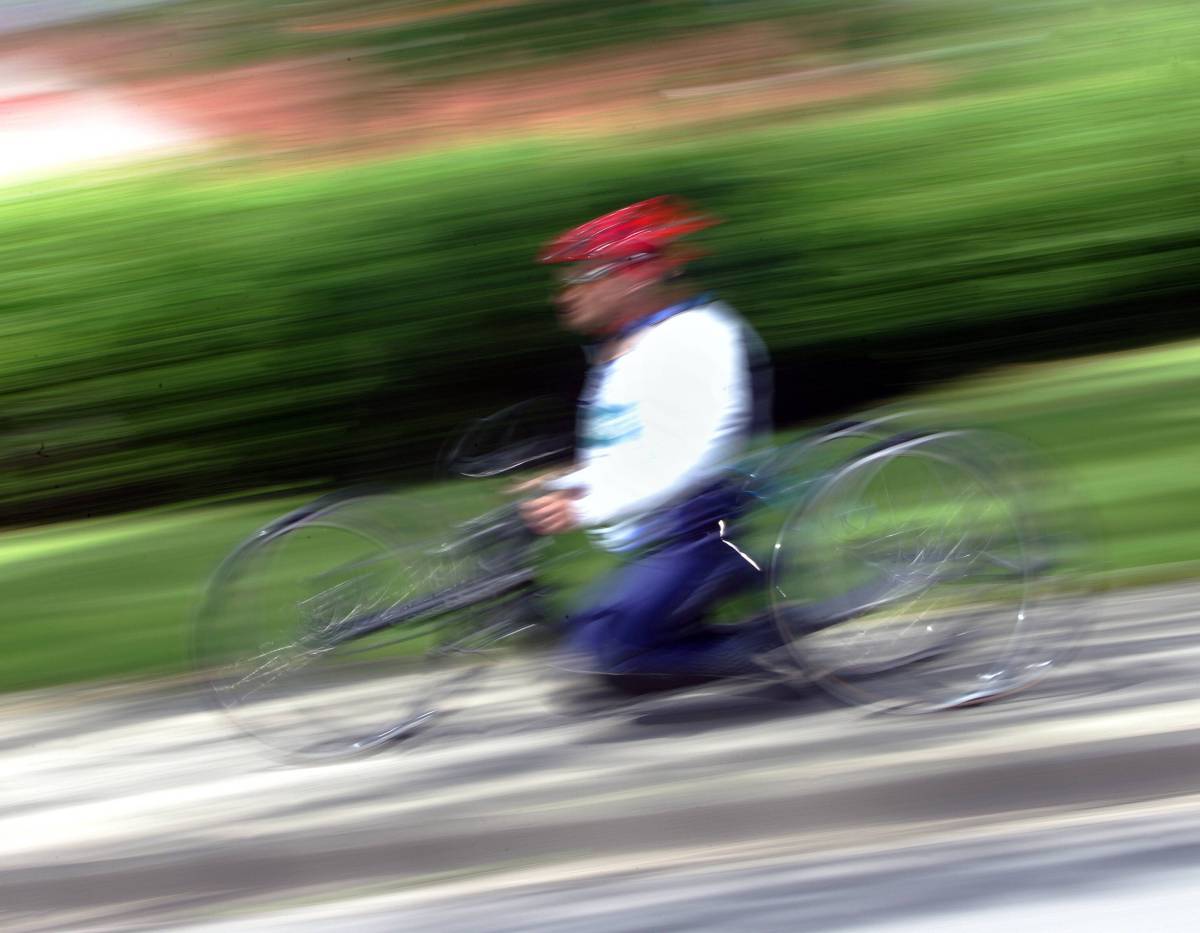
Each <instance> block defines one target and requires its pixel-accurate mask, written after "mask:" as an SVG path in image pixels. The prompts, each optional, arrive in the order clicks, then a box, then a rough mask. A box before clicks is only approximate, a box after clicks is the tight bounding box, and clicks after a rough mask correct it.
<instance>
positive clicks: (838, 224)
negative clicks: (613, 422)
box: [0, 0, 1200, 521]
mask: <svg viewBox="0 0 1200 933" xmlns="http://www.w3.org/2000/svg"><path fill="white" fill-rule="evenodd" d="M1122 16H1123V17H1126V18H1127V19H1124V20H1123V19H1121V18H1120V17H1122ZM1131 22H1136V23H1137V25H1138V31H1137V32H1136V33H1134V34H1133V35H1135V37H1136V38H1135V39H1131V40H1130V41H1127V42H1126V43H1125V44H1124V45H1121V46H1119V47H1118V46H1112V47H1109V46H1105V45H1104V44H1103V42H1104V41H1107V40H1108V39H1110V38H1112V37H1113V36H1120V35H1127V34H1130V32H1129V28H1128V27H1129V23H1131ZM1085 27H1087V28H1088V29H1090V30H1091V31H1090V32H1088V31H1086V30H1085ZM1073 29H1074V30H1075V32H1072V33H1070V34H1068V36H1067V38H1069V39H1070V44H1069V45H1068V44H1067V43H1065V42H1064V43H1061V44H1058V45H1054V46H1052V47H1051V46H1042V47H1038V49H1037V50H1035V51H1034V52H1031V53H1029V61H1028V63H1027V65H1028V67H1027V68H1026V70H1025V72H1024V73H1023V79H1022V82H1021V86H1020V87H1019V89H1013V90H1008V91H1005V90H998V89H996V88H990V89H989V88H985V89H979V88H978V87H976V88H974V89H970V88H969V86H967V85H964V87H963V89H962V90H961V91H959V92H955V91H954V89H953V88H952V89H951V91H950V92H949V93H947V94H944V95H942V96H941V97H940V98H939V99H937V100H927V101H923V102H920V103H906V104H900V105H893V106H889V107H886V108H883V109H880V110H877V111H874V112H872V113H871V114H869V115H867V116H863V115H858V116H828V117H824V118H817V119H807V120H796V121H789V122H786V123H776V124H774V125H771V126H768V127H759V128H754V129H744V130H743V131H741V132H740V133H734V132H732V131H730V132H725V133H723V134H721V135H717V136H715V137H713V138H710V139H697V138H695V137H684V136H681V137H680V138H678V139H670V138H659V139H656V140H653V141H650V140H645V139H642V140H621V141H614V142H613V143H612V144H605V145H598V146H587V145H584V144H578V145H566V144H549V143H544V144H542V143H536V142H531V143H526V144H520V145H510V146H493V147H484V148H479V149H473V150H470V151H462V152H453V153H440V154H435V155H427V156H422V157H420V158H408V159H404V160H400V161H395V162H391V163H387V164H378V165H370V166H358V167H350V168H339V169H329V170H322V171H311V172H306V173H293V174H290V175H285V176H282V177H270V178H259V179H254V180H240V181H235V182H229V181H222V180H213V179H212V178H206V177H204V176H203V175H201V174H199V173H194V172H181V173H172V174H160V175H154V176H150V177H147V178H143V179H138V180H124V181H120V182H117V183H111V182H110V183H108V184H105V185H103V186H100V185H98V186H96V187H93V188H87V189H75V190H71V191H54V190H46V191H44V192H42V193H35V194H30V195H28V196H24V197H12V198H10V199H9V200H8V201H7V202H6V203H5V204H4V210H3V213H2V216H0V335H2V337H3V339H2V341H0V395H2V397H3V406H2V409H0V429H2V430H3V435H4V437H5V438H6V441H7V442H8V443H7V453H6V454H5V455H4V457H3V464H2V466H3V469H0V520H4V521H14V520H27V519H29V518H31V517H46V516H48V515H50V514H55V513H57V514H62V513H72V514H83V513H86V512H89V511H93V510H98V509H102V508H104V509H107V508H111V507H114V506H118V507H119V506H121V505H122V504H123V503H127V502H134V501H136V502H145V501H148V500H153V499H175V498H184V497H192V496H197V495H206V494H210V493H213V492H217V491H221V490H227V489H231V488H239V487H250V486H254V485H259V484H268V483H279V482H292V481H314V482H341V481H345V480H348V479H352V478H360V477H363V476H368V475H378V474H381V473H395V472H397V471H399V470H402V469H408V468H413V467H415V466H418V465H420V464H424V463H427V462H428V461H429V459H430V457H431V455H432V453H433V451H435V450H436V448H437V445H438V444H439V443H440V442H441V440H442V438H443V437H444V436H445V434H446V433H447V431H449V430H451V428H452V427H453V426H454V425H456V424H459V423H461V421H462V419H463V418H465V417H467V416H468V415H470V414H473V413H477V412H481V411H484V410H487V409H490V408H494V407H498V406H499V405H500V404H502V403H504V402H507V401H510V400H514V399H516V398H519V397H522V396H524V395H528V394H532V393H534V392H536V391H538V390H539V388H541V387H547V386H549V387H553V388H554V389H555V390H556V391H570V390H571V388H572V387H573V381H572V380H573V378H574V377H575V374H576V373H577V371H578V368H579V358H578V356H577V354H576V352H575V351H574V350H573V349H572V343H571V341H570V340H569V339H568V338H567V337H566V336H564V335H562V334H559V333H558V332H557V331H556V330H555V329H554V327H553V324H552V317H551V311H550V308H549V305H548V302H547V300H546V293H547V289H548V277H547V276H546V275H545V273H544V270H542V269H540V268H538V267H537V266H535V265H534V264H533V263H532V262H531V257H532V256H533V255H534V253H535V252H536V249H537V246H538V244H539V243H540V242H541V241H542V240H543V239H544V238H546V237H547V236H549V235H551V234H553V233H555V232H556V231H558V230H559V229H561V228H562V227H564V226H565V225H568V224H571V223H574V222H577V221H579V220H581V219H583V218H586V217H587V216H589V215H591V214H593V213H594V212H597V211H601V210H605V209H609V208H611V207H613V206H615V205H618V204H621V203H624V202H627V201H630V200H632V199H635V198H639V197H643V196H648V195H651V194H655V193H658V192H661V191H667V190H670V191H677V192H680V193H682V194H685V195H689V196H691V197H692V198H694V199H696V200H697V201H699V202H701V203H702V204H704V205H705V206H706V207H708V208H709V209H711V210H713V211H715V212H716V213H718V214H720V215H722V216H723V217H724V218H725V219H726V221H727V222H726V223H725V224H724V225H722V226H720V227H718V228H715V229H714V230H713V231H711V233H710V234H709V235H708V236H707V245H708V246H710V247H711V248H712V255H711V256H710V257H709V258H708V259H707V260H706V261H705V262H704V263H703V264H702V269H701V270H700V271H701V273H702V275H703V277H704V278H705V279H706V280H707V281H708V282H710V283H711V284H712V285H714V286H715V287H717V288H718V289H719V290H720V291H721V292H722V293H723V294H725V295H727V296H728V297H730V298H732V299H733V300H734V301H735V303H737V304H738V305H739V307H740V308H741V309H742V310H743V311H744V312H745V313H746V314H747V316H749V317H750V318H751V319H752V321H753V322H754V323H755V325H756V326H757V327H758V328H759V329H760V330H761V332H762V333H763V335H764V336H765V337H766V339H767V341H768V343H769V345H770V346H771V347H772V349H773V350H774V351H775V353H776V354H777V355H779V356H780V357H781V358H783V359H785V360H786V359H794V358H807V357H819V356H820V355H821V353H823V352H825V351H826V350H830V349H831V348H835V347H836V348H838V352H840V353H846V352H847V348H848V347H849V348H852V352H853V353H855V354H860V353H861V354H862V355H863V356H864V357H870V356H871V355H872V354H879V353H886V352H887V350H888V348H889V347H894V346H897V345H900V344H906V345H916V346H926V347H929V348H930V349H931V351H936V350H937V349H938V348H939V347H941V346H943V345H944V343H945V342H946V340H948V339H949V335H961V334H962V333H963V332H964V329H966V330H968V331H969V330H970V329H971V328H977V329H983V330H987V329H988V328H991V331H990V333H993V334H995V333H1004V332H1006V331H1007V332H1009V333H1008V336H1007V338H1006V339H1007V340H1008V342H1009V343H1010V344H1015V345H1017V346H1018V347H1019V348H1020V347H1023V348H1024V349H1025V350H1027V351H1029V352H1038V353H1043V352H1045V350H1046V348H1047V345H1048V342H1050V341H1052V340H1054V339H1056V338H1055V334H1054V327H1055V322H1058V321H1061V322H1066V321H1073V322H1078V321H1079V320H1080V317H1081V315H1082V314H1086V312H1087V309H1091V308H1096V307H1108V308H1112V307H1134V306H1135V303H1139V302H1140V303H1143V304H1147V306H1148V305H1150V304H1153V305H1154V306H1155V307H1167V308H1171V307H1175V306H1182V305H1183V304H1184V303H1185V302H1186V301H1188V300H1190V297H1191V296H1192V295H1194V293H1195V286H1194V269H1195V268H1196V265H1197V260H1198V259H1200V194H1198V192H1200V159H1197V156H1196V154H1195V153H1196V152H1197V151H1198V150H1197V142H1200V139H1198V138H1197V137H1198V136H1200V121H1197V119H1196V116H1197V114H1196V104H1195V101H1196V99H1197V98H1196V94H1195V91H1196V88H1197V83H1198V80H1200V63H1198V61H1197V59H1196V58H1195V57H1194V55H1193V56H1192V57H1187V55H1183V57H1180V56H1175V57H1171V56H1162V55H1160V54H1157V53H1156V49H1157V48H1158V46H1157V45H1156V41H1159V40H1161V41H1162V42H1164V43H1168V44H1169V47H1171V48H1196V47H1200V43H1195V44H1192V45H1190V46H1187V45H1186V44H1185V45H1182V46H1181V45H1180V43H1181V42H1182V41H1183V39H1185V38H1187V37H1190V38H1191V39H1200V28H1198V26H1197V15H1196V14H1195V13H1194V12H1191V11H1190V9H1189V6H1188V4H1186V3H1181V2H1166V0H1163V2H1156V3H1150V4H1148V5H1146V6H1144V7H1141V8H1139V9H1138V10H1135V11H1133V12H1128V13H1121V14H1116V13H1110V14H1109V15H1108V16H1107V17H1106V18H1104V19H1100V18H1096V19H1094V20H1091V19H1089V20H1087V21H1085V22H1081V23H1079V24H1075V25H1074V26H1073ZM1081 30H1082V31H1081ZM1085 40H1086V41H1085ZM1089 43H1090V44H1089ZM1110 48H1112V49H1117V51H1110ZM1089 50H1090V51H1089ZM1085 53H1086V54H1085ZM1181 54H1182V53H1181ZM1099 59H1103V61H1104V62H1105V65H1104V67H1097V66H1096V62H1097V60H1099ZM1009 64H1011V63H1009ZM1103 326H1104V328H1105V329H1106V333H1108V334H1109V335H1110V336H1111V335H1112V334H1115V335H1116V336H1117V337H1118V338H1120V337H1127V338H1129V339H1135V338H1138V337H1143V336H1144V333H1143V331H1144V330H1145V326H1146V325H1145V324H1144V322H1143V321H1140V320H1138V319H1136V318H1129V319H1128V320H1124V321H1122V319H1121V318H1119V317H1114V316H1112V315H1111V314H1109V316H1108V317H1106V318H1105V319H1104V323H1103ZM981 332H982V331H981ZM1110 332H1111V333H1110ZM1057 339H1058V340H1060V341H1062V340H1064V339H1065V340H1067V341H1068V343H1067V344H1065V345H1061V346H1060V347H1058V349H1060V350H1061V351H1062V352H1064V353H1065V352H1070V351H1071V350H1072V349H1074V345H1073V344H1074V342H1075V341H1077V340H1079V339H1080V331H1079V329H1078V328H1077V327H1076V328H1075V329H1073V330H1070V331H1069V332H1067V336H1066V337H1065V338H1064V336H1063V335H1061V334H1060V335H1058V336H1057ZM956 352H957V351H956ZM973 352H975V353H976V354H977V356H978V358H979V359H980V360H985V359H988V358H989V356H988V355H989V353H990V352H991V351H990V349H989V347H988V346H980V347H976V348H975V349H974V351H973ZM869 366H870V364H867V365H866V366H864V367H863V369H864V370H866V369H869ZM852 381H854V378H853V377H851V378H848V379H847V380H846V385H848V384H849V383H850V382H852ZM843 389H844V386H843V388H842V389H840V388H839V387H838V385H837V384H834V385H833V386H832V387H831V388H830V389H829V390H828V396H827V397H825V398H822V399H821V403H822V404H823V405H824V406H825V407H831V406H834V405H836V404H837V403H838V401H839V398H840V396H839V392H842V391H843ZM847 391H848V390H847ZM785 414H786V413H785Z"/></svg>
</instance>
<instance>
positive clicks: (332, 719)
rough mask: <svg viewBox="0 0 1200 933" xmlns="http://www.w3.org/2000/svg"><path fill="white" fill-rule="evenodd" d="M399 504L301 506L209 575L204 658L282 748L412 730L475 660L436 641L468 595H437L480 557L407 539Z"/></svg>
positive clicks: (367, 743) (305, 751)
mask: <svg viewBox="0 0 1200 933" xmlns="http://www.w3.org/2000/svg"><path fill="white" fill-rule="evenodd" d="M398 508H399V505H398V503H397V501H396V500H395V499H393V498H391V497H388V496H368V497H362V498H355V499H349V500H345V501H342V502H336V503H334V504H331V505H328V506H326V507H324V508H316V509H311V510H307V511H305V512H302V513H298V514H297V515H296V516H295V517H294V518H292V519H290V520H289V519H284V520H282V521H281V522H279V523H276V525H274V526H270V527H268V528H267V529H264V530H263V531H261V532H259V533H258V534H257V535H255V536H254V537H253V538H251V539H250V540H248V541H247V542H246V543H245V544H243V545H242V546H241V547H240V548H238V549H237V550H236V551H235V552H234V553H233V554H232V555H231V556H230V558H229V559H228V560H227V561H226V562H225V563H224V564H223V565H222V566H221V567H220V568H219V570H218V572H217V574H216V576H215V577H214V579H213V581H212V583H211V585H210V587H209V590H208V593H207V598H206V600H205V603H204V605H203V607H202V609H201V611H200V613H199V615H198V619H197V627H196V637H195V654H196V663H197V665H198V666H199V668H200V669H201V670H202V671H203V672H204V674H205V676H206V677H207V679H208V681H209V684H210V686H211V690H212V696H213V698H214V699H215V701H216V703H217V705H218V706H219V707H220V708H221V709H222V710H224V711H225V712H226V713H228V714H229V715H230V717H231V718H232V719H233V720H234V722H235V723H236V724H237V725H238V726H239V727H240V728H241V729H243V730H244V731H245V732H247V733H249V734H251V735H253V736H254V737H256V738H258V739H259V740H261V741H262V742H264V743H265V744H266V745H268V746H270V747H271V748H273V749H275V750H276V751H277V752H279V753H281V754H283V755H284V756H286V757H289V758H295V759H301V760H321V759H331V758H341V757H345V756H348V755H353V754H358V753H363V752H368V751H371V750H373V749H376V748H379V747H381V746H383V745H385V744H387V743H389V742H392V741H394V740H396V739H399V738H402V737H407V736H411V735H414V734H416V733H417V732H418V731H419V730H420V729H421V727H422V726H423V725H425V724H426V723H427V722H428V721H429V720H430V719H431V717H432V716H433V715H434V713H435V711H436V710H437V709H438V708H439V703H440V702H441V700H442V696H443V694H445V693H446V691H447V690H448V688H449V687H450V686H451V685H452V684H453V682H454V681H455V679H456V677H459V676H462V677H466V676H469V675H470V673H471V671H472V669H473V667H474V666H475V665H476V664H477V663H478V659H477V658H475V657H472V656H470V655H468V654H460V655H457V656H454V657H451V656H449V655H446V654H443V653H441V652H439V651H438V648H439V646H440V645H441V644H443V642H444V640H445V638H446V631H447V629H448V627H450V626H452V625H453V624H455V623H456V622H458V621H461V618H462V616H463V615H464V614H466V613H469V612H470V609H471V605H470V604H471V602H472V600H471V599H469V598H460V599H459V600H458V601H457V602H455V601H452V600H447V599H444V598H440V597H439V595H438V594H446V593H456V592H457V593H460V594H461V593H462V592H463V584H464V581H465V580H466V579H467V577H468V575H469V574H470V572H471V569H470V568H469V567H468V566H466V564H465V562H464V561H462V560H461V559H459V558H457V557H456V556H455V554H454V552H453V550H452V549H451V548H449V547H448V546H446V545H445V544H443V543H442V541H441V539H440V538H438V537H437V536H435V535H430V536H428V537H421V538H419V539H417V540H413V541H408V542H406V541H405V540H404V539H403V537H402V535H401V534H400V531H399V529H400V528H403V527H404V524H403V523H402V521H401V520H400V519H398V518H397V515H396V512H397V509H398ZM412 508H413V507H412V504H411V503H406V504H404V505H403V510H404V512H403V516H402V517H403V518H405V519H407V520H408V521H409V526H408V527H409V528H410V529H412V527H413V523H412V518H413V516H412V514H411V511H412ZM430 527H435V525H431V526H430Z"/></svg>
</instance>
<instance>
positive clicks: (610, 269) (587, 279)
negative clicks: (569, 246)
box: [555, 261, 643, 334]
mask: <svg viewBox="0 0 1200 933" xmlns="http://www.w3.org/2000/svg"><path fill="white" fill-rule="evenodd" d="M642 278H643V276H642V275H640V274H638V270H637V269H636V267H629V266H626V267H619V266H617V267H614V266H613V265H612V264H611V263H605V262H600V261H595V262H580V263H573V264H572V265H571V266H570V267H569V268H568V270H567V272H566V273H565V274H564V275H563V277H562V279H561V287H560V289H559V292H558V295H557V296H556V299H555V300H556V302H557V304H558V312H559V320H560V321H561V322H562V325H563V327H565V328H567V329H568V330H573V331H575V332H576V333H580V334H602V333H604V332H605V331H606V330H609V329H610V328H611V326H612V325H613V324H614V323H616V322H617V321H618V320H620V319H621V318H622V317H623V316H625V315H626V314H627V313H628V309H629V298H630V295H632V294H633V293H634V292H635V291H636V290H637V288H638V287H639V286H638V283H639V282H640V280H641V279H642Z"/></svg>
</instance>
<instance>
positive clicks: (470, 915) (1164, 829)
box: [0, 587, 1200, 933]
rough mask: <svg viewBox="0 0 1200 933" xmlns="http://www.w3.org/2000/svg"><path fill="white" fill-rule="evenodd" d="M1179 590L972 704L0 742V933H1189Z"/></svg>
mask: <svg viewBox="0 0 1200 933" xmlns="http://www.w3.org/2000/svg"><path fill="white" fill-rule="evenodd" d="M1198 595H1200V590H1197V589H1196V588H1195V587H1173V588H1161V589H1154V590H1142V591H1128V592H1124V593H1120V594H1117V595H1114V596H1110V597H1108V598H1106V599H1104V600H1102V601H1097V602H1096V603H1095V609H1096V612H1095V615H1096V619H1097V623H1096V627H1095V629H1094V631H1093V634H1092V637H1091V638H1090V639H1089V646H1088V649H1087V651H1086V652H1085V653H1084V655H1083V656H1081V657H1080V658H1079V659H1077V660H1076V661H1075V662H1074V663H1073V664H1072V665H1071V666H1070V667H1069V668H1067V669H1065V670H1062V671H1059V672H1057V673H1055V674H1054V675H1052V676H1051V677H1050V678H1048V679H1047V680H1046V681H1044V682H1043V683H1042V684H1041V685H1039V686H1038V687H1036V688H1035V689H1033V690H1032V691H1029V692H1027V693H1024V694H1020V695H1017V696H1015V697H1012V698H1009V699H1007V700H1004V701H1001V702H998V703H995V704H993V705H989V706H984V707H979V708H974V709H967V710H959V711H955V712H945V713H936V714H929V715H925V716H918V717H903V716H888V715H878V714H868V713H864V712H863V711H861V710H857V709H851V708H847V707H844V706H841V705H839V704H837V703H836V702H834V701H833V700H831V699H828V698H826V697H825V696H823V695H822V694H820V693H818V692H815V691H813V692H802V693H800V694H798V695H797V696H796V697H795V698H792V699H785V698H784V697H785V695H784V694H782V693H778V692H776V691H770V690H755V691H747V692H743V693H741V694H738V695H729V694H727V693H723V692H719V691H714V692H709V693H703V692H699V693H692V694H690V695H683V696H676V697H673V698H669V699H663V700H660V701H657V702H655V703H652V704H650V705H644V706H641V707H636V708H633V709H626V710H623V711H619V712H613V713H611V714H609V715H607V716H602V717H595V718H588V719H579V718H563V717H555V716H549V715H547V714H546V712H545V706H544V703H543V700H544V692H545V691H544V687H545V683H544V682H543V680H542V678H540V677H539V676H538V675H536V674H534V673H531V672H529V671H526V670H524V669H519V668H513V669H506V670H504V671H501V672H498V673H497V674H496V675H495V676H494V677H492V678H489V679H488V680H487V681H485V682H483V683H481V684H479V685H478V688H477V689H475V690H473V691H470V692H468V693H467V694H465V697H464V699H462V701H461V705H462V707H463V708H462V709H461V710H460V711H459V714H458V715H456V716H453V717H451V718H449V719H448V720H446V721H444V722H443V723H442V724H440V725H439V726H438V727H437V728H435V729H433V730H431V731H430V733H429V734H428V735H427V736H425V737H424V738H423V739H422V740H421V741H418V742H415V743H412V744H411V747H403V748H398V749H395V750H390V751H387V752H385V753H383V754H379V755H376V756H373V757H370V758H366V759H362V760H357V761H353V762H349V763H343V764H336V765H327V766H322V767H309V768H296V767H290V766H285V765H282V764H279V763H277V762H275V761H273V760H272V759H270V758H269V757H267V756H266V755H264V754H263V752H262V750H261V749H260V748H259V747H258V746H257V745H256V744H255V743H253V742H250V741H247V740H244V739H241V738H239V737H237V736H236V735H235V734H234V733H232V732H231V730H230V727H229V725H228V723H227V722H226V721H225V720H224V719H223V717H221V716H219V715H217V714H215V713H213V712H211V711H209V710H208V709H207V708H206V707H205V706H204V705H203V704H202V703H201V701H200V698H199V697H198V695H197V693H196V692H195V691H192V690H188V689H183V688H172V689H167V688H160V689H157V690H153V691H148V690H140V691H137V692H126V693H122V692H120V691H117V690H101V689H96V690H71V691H55V692H47V693H37V694H30V695H25V696H20V697H16V698H10V699H9V702H8V703H7V706H6V708H5V710H4V712H3V714H2V715H0V755H2V756H3V766H4V767H3V775H4V778H3V781H4V783H3V785H2V787H0V928H2V929H4V930H11V931H61V930H131V929H160V928H170V929H201V930H242V929H253V930H324V929H329V928H331V927H337V928H340V929H349V930H367V931H372V930H378V931H384V930H438V931H459V930H462V931H467V930H484V931H493V930H494V931H518V930H543V929H544V930H570V931H581V933H583V931H600V930H604V931H613V930H656V931H665V930H788V931H791V930H814V929H815V930H857V929H871V930H885V931H890V930H920V931H940V930H954V931H959V930H981V931H989V930H1000V929H1004V930H1011V929H1013V928H1014V927H1018V928H1019V927H1022V926H1023V927H1025V928H1026V929H1032V930H1040V929H1052V928H1053V929H1063V930H1076V929H1086V930H1129V929H1132V928H1134V927H1135V926H1146V927H1148V928H1151V929H1154V930H1185V929H1186V930H1192V929H1195V928H1196V921H1195V914H1196V913H1197V909H1198V908H1200V792H1198V789H1197V783H1198V781H1200V676H1198V675H1200V641H1198V640H1197V638H1196V621H1197V618H1196V617H1197V610H1196V609H1195V604H1196V599H1197V596H1198Z"/></svg>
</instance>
